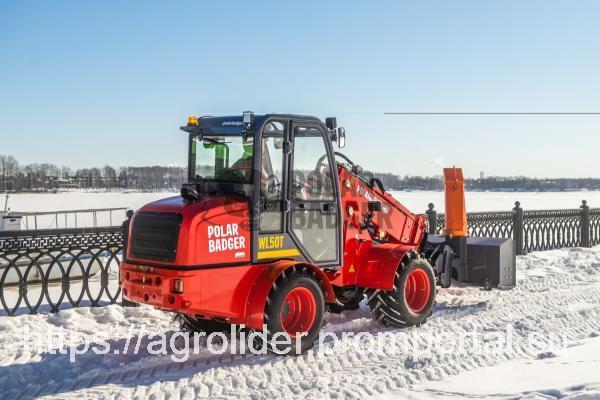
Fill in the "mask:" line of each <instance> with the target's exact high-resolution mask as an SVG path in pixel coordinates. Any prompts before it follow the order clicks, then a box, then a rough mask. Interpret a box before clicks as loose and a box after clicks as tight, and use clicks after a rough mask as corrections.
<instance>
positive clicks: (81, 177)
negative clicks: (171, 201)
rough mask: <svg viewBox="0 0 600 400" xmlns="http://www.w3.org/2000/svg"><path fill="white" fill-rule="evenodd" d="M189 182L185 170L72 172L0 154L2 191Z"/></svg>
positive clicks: (166, 185)
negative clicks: (23, 162) (21, 161)
mask: <svg viewBox="0 0 600 400" xmlns="http://www.w3.org/2000/svg"><path fill="white" fill-rule="evenodd" d="M186 180H187V168H182V167H161V166H150V167H119V168H114V167H111V166H110V165H105V166H104V167H102V168H81V169H75V170H74V169H71V168H69V167H67V166H64V165H63V166H61V167H58V166H56V165H54V164H27V165H20V164H19V163H18V162H17V160H15V158H14V157H12V156H4V155H0V190H14V191H45V190H56V189H78V188H80V189H135V190H164V189H179V188H180V187H181V185H182V184H183V183H184V182H185V181H186Z"/></svg>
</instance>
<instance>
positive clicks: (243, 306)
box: [121, 164, 426, 329]
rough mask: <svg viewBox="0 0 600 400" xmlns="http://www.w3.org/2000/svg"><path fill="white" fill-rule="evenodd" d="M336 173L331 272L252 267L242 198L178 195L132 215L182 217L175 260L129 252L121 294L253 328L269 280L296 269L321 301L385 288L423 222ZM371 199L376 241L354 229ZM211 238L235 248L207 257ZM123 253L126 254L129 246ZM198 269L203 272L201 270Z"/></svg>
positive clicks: (282, 265) (289, 262)
mask: <svg viewBox="0 0 600 400" xmlns="http://www.w3.org/2000/svg"><path fill="white" fill-rule="evenodd" d="M337 171H338V180H339V185H340V188H341V190H340V193H341V203H340V204H341V205H342V212H343V250H344V258H343V260H344V261H343V264H342V265H340V266H339V268H337V269H336V268H328V269H321V268H319V267H317V266H314V265H310V264H308V263H306V261H300V260H294V259H293V258H290V259H281V260H278V261H274V262H263V263H255V264H253V263H251V262H250V240H251V232H250V226H251V224H250V221H251V220H250V207H249V204H248V202H247V200H246V199H244V198H242V197H227V198H225V197H218V198H209V199H206V200H202V201H199V202H197V203H193V204H186V202H185V201H184V199H183V198H182V197H181V196H176V197H170V198H167V199H163V200H159V201H156V202H153V203H150V204H148V205H146V206H144V207H142V208H141V209H140V210H139V212H141V213H153V212H155V213H176V214H179V215H181V216H182V219H181V226H180V230H179V232H180V233H179V237H178V240H177V252H176V259H175V262H169V263H167V262H160V261H156V260H144V259H138V258H136V257H135V256H134V255H132V254H131V253H129V254H128V255H127V261H125V262H123V263H122V265H121V285H122V289H123V296H124V297H125V298H127V299H128V300H130V301H134V302H138V303H146V304H150V305H154V306H156V307H158V308H161V309H163V310H165V311H174V312H181V313H186V314H190V315H195V316H198V315H199V316H202V318H206V319H212V318H218V319H220V320H225V321H228V322H229V323H232V324H244V325H246V326H248V327H251V328H256V329H259V328H261V327H262V325H263V317H264V315H263V310H264V306H265V301H266V298H267V295H268V293H269V290H270V289H271V287H272V285H273V282H274V281H275V280H276V279H277V277H278V276H279V275H280V274H281V273H282V272H283V271H285V270H286V269H289V268H291V267H292V266H294V265H296V264H298V263H302V264H304V265H306V266H307V267H308V268H310V269H311V270H313V271H314V273H315V274H317V276H318V277H319V279H320V282H321V285H322V288H323V291H324V294H325V299H326V301H327V302H328V303H335V302H336V296H335V293H334V287H348V286H357V287H363V288H375V289H381V290H390V289H391V288H392V286H393V282H394V274H395V272H396V269H397V268H398V265H399V263H400V260H402V258H403V257H404V256H405V255H406V253H407V252H410V251H417V250H418V249H419V247H420V246H421V243H422V240H423V233H424V230H425V226H426V219H425V217H424V216H422V215H419V216H416V215H414V214H412V213H410V212H409V211H408V210H407V209H406V208H405V207H404V206H403V205H402V204H400V203H399V202H398V201H397V200H395V199H394V198H393V197H392V196H391V195H389V194H387V193H385V192H383V191H382V190H380V189H379V188H375V187H370V186H369V185H368V184H366V183H365V182H364V181H363V180H361V179H359V177H358V176H357V175H355V174H353V173H352V172H351V171H350V170H349V168H348V167H347V166H346V165H344V164H340V165H339V166H338V168H337ZM377 201H378V202H380V203H381V212H378V213H376V214H377V215H376V216H374V218H373V227H374V228H373V229H374V231H375V237H376V238H378V240H379V239H380V240H381V243H378V242H375V241H373V240H372V233H369V231H368V230H367V229H361V223H362V220H363V218H364V216H365V215H367V214H368V213H369V210H368V204H369V202H377ZM138 215H139V213H137V214H136V215H134V216H133V217H132V220H131V222H130V224H129V229H130V232H129V235H128V237H129V238H131V237H132V235H133V234H134V232H132V230H133V227H134V226H135V225H136V224H135V222H136V221H135V219H136V218H137V216H138ZM216 227H219V228H216ZM220 227H225V228H224V229H222V228H220ZM227 228H229V234H228V231H227V230H228V229H227ZM216 230H218V232H215V231H216ZM211 240H213V241H214V240H221V241H223V240H225V241H227V240H229V241H230V242H235V243H230V245H229V246H227V247H228V249H227V250H225V251H221V252H211V251H210V246H214V245H210V246H209V244H208V243H209V241H211ZM127 248H128V249H131V243H128V246H127ZM205 264H210V265H211V267H210V268H201V266H202V265H205ZM199 267H200V268H199ZM176 281H180V282H182V284H181V283H177V285H182V286H183V290H182V292H183V293H176V290H175V286H176V283H175V282H176Z"/></svg>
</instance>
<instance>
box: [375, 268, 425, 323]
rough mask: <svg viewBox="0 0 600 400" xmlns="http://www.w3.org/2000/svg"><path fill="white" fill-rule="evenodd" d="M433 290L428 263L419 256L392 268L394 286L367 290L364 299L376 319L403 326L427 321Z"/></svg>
mask: <svg viewBox="0 0 600 400" xmlns="http://www.w3.org/2000/svg"><path fill="white" fill-rule="evenodd" d="M435 293H436V288H435V276H434V273H433V268H431V265H429V263H428V262H427V261H425V260H424V259H421V258H413V259H411V258H407V259H405V260H404V261H403V262H402V263H401V264H400V267H398V270H397V271H396V276H395V279H394V288H393V289H392V290H389V291H382V290H375V289H369V290H368V291H367V299H368V303H369V307H370V308H371V314H373V316H374V318H375V319H376V320H377V321H380V322H382V323H383V324H384V325H387V326H397V327H404V326H412V325H421V324H423V323H425V322H426V321H427V317H429V316H430V315H431V311H432V309H433V306H434V304H435Z"/></svg>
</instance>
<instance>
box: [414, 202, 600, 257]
mask: <svg viewBox="0 0 600 400" xmlns="http://www.w3.org/2000/svg"><path fill="white" fill-rule="evenodd" d="M425 213H426V214H427V216H428V223H429V229H428V231H429V233H432V234H443V232H444V224H445V222H446V220H445V215H444V214H438V213H437V212H436V211H435V210H434V205H433V204H429V209H428V210H427V211H426V212H425ZM467 224H468V227H469V235H471V236H494V237H503V238H513V239H515V242H516V244H517V253H518V254H525V253H527V252H530V251H539V250H551V249H558V248H563V247H579V246H581V247H590V246H595V245H598V244H600V209H598V208H596V209H591V208H589V206H588V205H587V202H585V201H583V202H582V205H581V207H580V208H579V209H572V210H532V211H524V210H523V209H522V208H521V204H520V203H519V202H516V203H515V208H513V209H512V211H507V212H475V213H467Z"/></svg>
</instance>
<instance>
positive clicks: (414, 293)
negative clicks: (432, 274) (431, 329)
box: [404, 269, 431, 313]
mask: <svg viewBox="0 0 600 400" xmlns="http://www.w3.org/2000/svg"><path fill="white" fill-rule="evenodd" d="M430 294H431V286H430V285H429V276H427V272H425V271H423V270H422V269H414V270H412V271H411V272H410V273H409V274H408V276H407V277H406V283H405V284H404V299H405V300H406V305H407V306H408V308H409V309H410V310H411V311H412V312H414V313H420V312H421V311H423V309H424V308H425V306H426V305H427V302H428V301H429V295H430Z"/></svg>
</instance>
